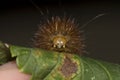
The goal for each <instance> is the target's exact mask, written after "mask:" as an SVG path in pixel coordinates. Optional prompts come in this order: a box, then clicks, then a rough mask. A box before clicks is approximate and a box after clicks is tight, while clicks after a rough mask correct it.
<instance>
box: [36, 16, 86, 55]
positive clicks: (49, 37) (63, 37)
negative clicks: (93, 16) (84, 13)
mask: <svg viewBox="0 0 120 80" xmlns="http://www.w3.org/2000/svg"><path fill="white" fill-rule="evenodd" d="M81 34H82V32H81V31H80V30H79V27H78V25H77V24H76V23H75V21H74V19H70V18H66V17H64V18H60V17H58V16H56V17H52V18H51V19H49V20H46V22H45V23H44V24H42V25H40V27H39V29H38V31H37V32H36V33H35V36H34V46H35V47H37V48H42V49H46V50H53V51H58V52H67V53H74V54H82V53H83V49H84V41H83V38H82V37H81Z"/></svg>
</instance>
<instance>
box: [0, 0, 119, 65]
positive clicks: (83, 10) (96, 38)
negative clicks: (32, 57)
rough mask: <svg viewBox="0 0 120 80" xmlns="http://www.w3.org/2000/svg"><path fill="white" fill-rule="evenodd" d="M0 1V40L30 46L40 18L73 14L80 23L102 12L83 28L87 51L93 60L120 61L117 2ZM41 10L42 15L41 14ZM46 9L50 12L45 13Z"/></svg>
mask: <svg viewBox="0 0 120 80" xmlns="http://www.w3.org/2000/svg"><path fill="white" fill-rule="evenodd" d="M33 2H34V3H35V4H36V5H37V6H38V7H39V10H38V9H37V8H36V7H35V6H34V5H33V4H32V2H31V1H30V0H3V1H0V40H2V41H3V42H7V43H10V44H15V45H20V46H28V47H31V43H32V41H31V39H32V37H33V35H34V33H35V32H36V30H37V28H38V24H40V21H43V20H44V19H46V18H47V17H49V16H51V15H52V16H56V15H58V16H63V15H64V14H65V15H66V16H71V17H74V18H75V19H76V20H77V22H78V23H79V24H80V26H81V25H83V24H85V23H86V22H88V21H89V20H90V19H92V18H93V17H95V16H97V15H98V14H105V15H104V16H101V17H99V18H97V19H96V20H94V21H92V22H91V23H89V24H88V25H87V26H86V27H84V28H83V30H84V31H85V32H84V34H85V39H86V40H85V42H86V45H87V48H86V51H88V54H85V55H86V56H90V57H93V58H96V59H100V60H105V61H109V62H114V63H120V4H119V2H115V1H114V2H113V1H92V0H91V1H85V0H83V1H77V0H72V1H69V0H66V1H65V0H63V1H62V0H55V1H54V0H33ZM40 11H43V12H44V15H41V14H40ZM47 12H49V14H47Z"/></svg>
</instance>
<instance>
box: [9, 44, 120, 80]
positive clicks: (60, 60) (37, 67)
mask: <svg viewBox="0 0 120 80" xmlns="http://www.w3.org/2000/svg"><path fill="white" fill-rule="evenodd" d="M10 51H11V54H12V57H15V56H16V57H17V58H16V62H17V65H18V68H19V69H20V71H21V72H24V73H27V74H31V75H32V77H31V80H120V65H118V64H112V63H108V62H104V61H98V60H94V59H91V58H88V57H80V56H77V55H75V54H68V53H58V52H52V51H46V50H42V49H36V48H25V47H18V46H10Z"/></svg>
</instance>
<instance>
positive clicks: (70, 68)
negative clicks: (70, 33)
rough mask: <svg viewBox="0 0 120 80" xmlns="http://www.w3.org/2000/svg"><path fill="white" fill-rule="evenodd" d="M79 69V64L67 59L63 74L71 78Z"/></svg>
mask: <svg viewBox="0 0 120 80" xmlns="http://www.w3.org/2000/svg"><path fill="white" fill-rule="evenodd" d="M77 68H78V67H77V64H76V63H75V62H73V61H72V60H71V59H70V58H68V57H66V58H65V59H64V63H63V65H62V67H61V72H62V74H63V75H64V76H65V77H71V76H72V74H74V73H76V72H77Z"/></svg>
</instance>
